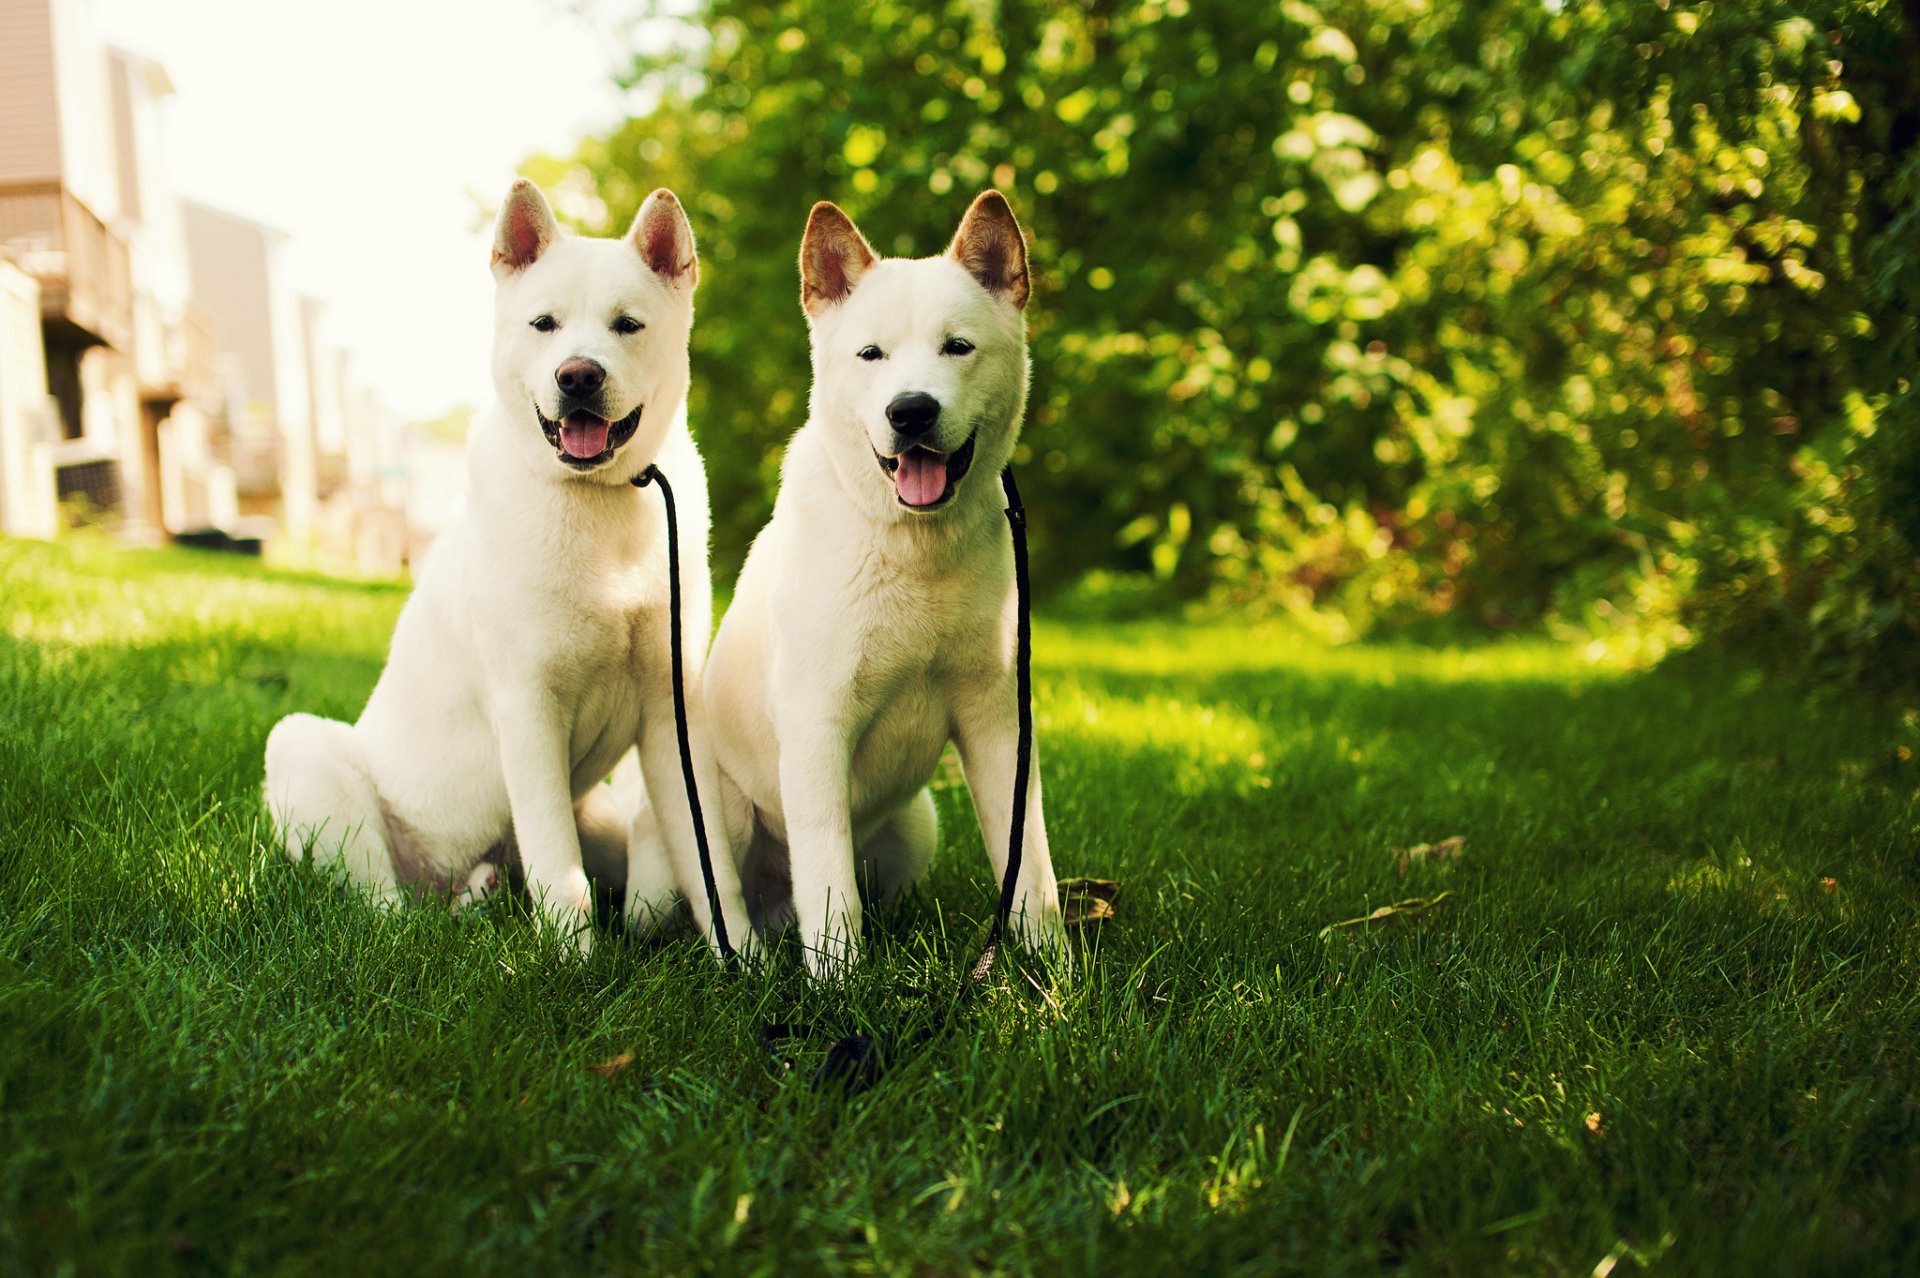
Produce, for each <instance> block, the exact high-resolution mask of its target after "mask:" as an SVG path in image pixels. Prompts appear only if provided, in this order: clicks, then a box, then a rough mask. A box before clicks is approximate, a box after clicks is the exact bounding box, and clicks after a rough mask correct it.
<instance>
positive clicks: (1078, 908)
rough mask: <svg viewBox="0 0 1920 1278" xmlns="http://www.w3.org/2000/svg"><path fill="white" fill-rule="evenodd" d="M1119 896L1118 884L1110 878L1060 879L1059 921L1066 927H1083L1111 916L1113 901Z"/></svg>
mask: <svg viewBox="0 0 1920 1278" xmlns="http://www.w3.org/2000/svg"><path fill="white" fill-rule="evenodd" d="M1119 896H1120V885H1119V884H1118V883H1115V882H1114V881H1113V880H1112V879H1062V880H1060V914H1061V921H1062V922H1063V923H1065V924H1066V925H1067V926H1068V927H1084V926H1086V925H1087V924H1089V923H1098V922H1100V921H1101V920H1102V919H1110V918H1112V917H1113V903H1114V901H1116V900H1117V899H1119Z"/></svg>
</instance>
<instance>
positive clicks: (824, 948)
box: [780, 714, 860, 981]
mask: <svg viewBox="0 0 1920 1278" xmlns="http://www.w3.org/2000/svg"><path fill="white" fill-rule="evenodd" d="M790 726H791V729H792V730H790V731H786V732H782V733H781V737H780V806H781V808H782V809H783V811H784V812H785V815H786V824H787V856H788V865H789V868H790V869H791V871H792V874H793V917H794V922H795V924H796V925H797V926H798V927H799V930H800V943H801V944H802V945H803V946H804V947H805V948H806V956H807V971H808V972H810V973H811V974H812V975H813V976H814V977H815V978H817V979H820V980H829V981H831V980H837V979H839V978H840V977H841V976H842V975H844V974H845V972H846V970H847V969H848V968H849V967H850V966H852V964H853V962H854V960H855V959H857V958H859V956H860V888H859V885H858V883H857V882H856V881H855V878H854V869H853V815H852V794H851V785H852V778H851V775H850V768H851V763H852V760H851V754H850V750H849V746H848V737H847V734H845V733H844V732H842V731H840V730H839V728H838V725H835V724H833V723H832V722H831V721H830V720H829V718H828V717H827V716H824V715H822V716H818V717H815V718H811V719H809V718H806V717H804V716H802V715H799V714H796V715H794V716H793V717H792V720H791V721H790Z"/></svg>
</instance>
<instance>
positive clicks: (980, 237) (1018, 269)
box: [947, 191, 1027, 307]
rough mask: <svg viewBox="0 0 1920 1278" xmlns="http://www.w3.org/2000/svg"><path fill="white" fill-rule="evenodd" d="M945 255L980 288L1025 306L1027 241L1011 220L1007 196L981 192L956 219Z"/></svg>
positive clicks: (1018, 225)
mask: <svg viewBox="0 0 1920 1278" xmlns="http://www.w3.org/2000/svg"><path fill="white" fill-rule="evenodd" d="M947 256H948V257H951V258H952V259H953V260H954V261H956V262H958V263H960V265H962V266H964V267H966V268H967V274H969V275H971V276H973V278H974V279H976V280H979V281H980V287H982V288H984V289H986V290H987V292H989V293H992V294H993V295H994V296H995V297H1005V298H1006V299H1007V300H1008V301H1009V302H1012V303H1013V304H1014V305H1015V306H1016V307H1025V306H1026V304H1027V242H1026V240H1025V239H1024V238H1022V237H1021V235H1020V223H1018V222H1016V221H1014V220H1013V210H1012V209H1011V208H1009V207H1008V206H1007V197H1006V196H1004V195H1002V194H1000V192H998V191H982V192H981V193H980V194H979V195H978V196H976V197H975V198H974V201H973V207H971V208H969V209H968V210H967V215H966V216H965V217H963V218H961V219H960V229H959V230H958V231H956V232H954V235H953V244H952V245H951V246H949V247H948V249H947Z"/></svg>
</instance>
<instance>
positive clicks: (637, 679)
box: [265, 182, 746, 953]
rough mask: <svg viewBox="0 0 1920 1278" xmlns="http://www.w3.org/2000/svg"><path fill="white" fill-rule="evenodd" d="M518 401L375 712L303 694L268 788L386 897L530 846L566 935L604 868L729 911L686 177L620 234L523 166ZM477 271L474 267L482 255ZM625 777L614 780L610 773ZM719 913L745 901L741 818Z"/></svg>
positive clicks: (583, 915)
mask: <svg viewBox="0 0 1920 1278" xmlns="http://www.w3.org/2000/svg"><path fill="white" fill-rule="evenodd" d="M492 266H493V274H494V280H495V302H494V337H493V381H494V387H495V390H496V391H497V393H498V397H497V400H496V402H495V403H494V404H493V405H492V406H491V407H490V408H489V409H487V410H486V411H485V412H484V413H482V414H481V415H480V417H479V418H478V419H477V420H476V422H475V425H474V428H473V432H472V435H471V437H470V438H469V440H468V447H467V470H468V488H467V500H466V503H465V507H464V509H463V510H462V511H461V513H460V514H459V516H458V517H457V518H456V519H455V520H454V522H453V523H452V524H451V525H450V526H449V527H448V528H447V529H446V531H445V532H443V533H442V534H441V535H440V537H439V538H438V539H436V541H435V542H434V545H433V548H432V550H431V552H430V553H429V554H428V556H427V558H426V561H425V563H424V564H423V566H422V568H421V570H420V574H419V580H418V584H417V585H416V586H415V589H414V592H413V595H412V597H411V598H409V599H408V601H407V604H406V607H405V608H404V609H403V610H402V612H401V614H400V620H399V623H398V625H397V626H396V628H395V630H394V636H393V645H392V648H391V651H390V652H389V654H388V658H387V665H386V668H385V670H383V671H382V673H381V675H380V680H379V683H378V684H377V685H376V686H375V688H374V690H373V694H372V696H371V697H370V698H369V699H368V701H367V705H366V708H365V710H364V711H363V712H362V713H361V715H360V717H359V719H358V720H357V721H355V722H354V723H351V724H347V723H340V722H336V721H334V720H330V719H322V718H318V717H316V716H313V715H307V714H295V715H289V716H288V717H287V718H285V719H283V720H281V721H280V723H278V724H277V725H275V727H274V729H273V731H272V733H271V734H270V735H269V736H268V738H267V745H266V778H265V797H266V803H267V809H268V812H269V813H270V815H271V816H272V819H273V823H274V827H275V829H276V831H277V832H278V834H279V836H280V838H281V839H282V841H283V842H284V844H285V846H286V848H287V851H288V852H289V853H290V854H292V855H293V856H295V857H297V858H298V857H304V856H307V855H309V854H310V855H311V856H312V858H313V860H314V862H315V864H316V865H318V866H320V867H322V868H324V869H326V870H328V871H331V872H333V873H336V874H338V875H339V876H340V877H342V878H344V879H345V880H347V881H348V882H350V883H352V884H354V885H356V886H358V887H360V888H362V889H364V890H365V891H366V892H368V893H369V894H370V895H372V896H373V897H375V898H377V899H380V900H383V901H396V900H399V899H400V898H401V897H402V896H403V895H404V894H405V893H406V891H407V890H408V889H418V890H421V891H428V892H442V893H459V894H463V895H466V896H473V895H478V894H481V893H483V892H484V891H486V890H488V888H489V886H490V885H491V884H493V883H495V882H497V880H498V873H497V871H498V868H499V867H500V866H502V865H505V864H508V863H517V864H518V866H519V867H520V869H521V870H522V872H523V874H524V877H525V881H526V884H527V888H528V891H529V892H530V893H531V894H532V896H533V899H534V902H535V904H536V905H537V907H538V909H539V912H540V916H541V917H542V919H543V920H545V921H546V922H547V923H548V924H549V925H551V927H552V928H553V929H554V930H555V931H556V932H557V933H558V934H559V936H560V937H561V938H562V941H563V944H564V946H565V949H566V952H568V953H581V952H585V951H586V950H587V949H588V948H589V947H590V946H591V943H592V937H593V933H592V929H591V926H590V924H591V907H592V894H591V890H590V877H591V879H597V880H599V881H601V882H603V883H605V884H608V885H610V886H614V887H619V888H623V889H624V891H625V895H626V902H627V914H628V917H629V919H630V920H631V921H632V922H633V923H635V924H637V925H641V926H650V925H651V924H652V923H653V921H655V920H656V919H657V918H659V917H661V916H662V915H663V914H664V912H665V911H666V910H667V909H668V908H669V907H671V906H672V904H673V903H674V901H675V899H676V898H677V897H678V896H682V895H684V896H685V897H686V898H687V899H688V900H689V902H690V903H691V905H692V908H693V913H694V917H695V919H696V921H697V922H698V923H699V925H700V927H701V928H702V930H703V931H705V932H706V933H707V934H708V936H709V937H710V938H712V937H713V936H714V933H715V929H714V926H713V918H712V916H711V911H710V910H709V909H708V905H707V895H706V892H705V891H704V885H703V880H702V876H701V872H700V868H699V861H698V853H697V846H696V840H695V837H694V830H693V824H692V818H691V816H690V815H689V814H688V808H687V805H686V804H685V803H684V801H682V802H678V803H670V804H664V805H662V807H661V809H660V812H659V814H658V815H657V817H656V816H654V815H647V816H646V817H645V820H644V823H643V833H644V837H643V838H640V839H638V840H636V839H635V838H634V837H633V836H634V832H635V821H636V818H637V817H639V816H640V814H642V813H644V812H646V805H645V803H644V791H646V790H651V791H652V792H653V793H656V794H672V795H676V796H677V795H681V794H683V793H684V787H685V782H684V779H683V777H682V773H681V762H680V755H679V748H678V736H677V732H676V727H675V714H674V702H673V694H672V666H671V662H670V660H669V646H670V645H669V640H670V632H669V627H670V624H671V620H670V609H669V606H668V603H669V599H668V595H669V581H668V560H667V555H668V550H667V539H666V528H665V518H664V510H663V507H662V504H661V501H662V498H661V493H660V491H659V489H658V486H657V485H656V486H654V487H653V488H651V489H639V488H636V487H635V486H634V482H633V481H634V480H635V479H636V478H638V477H639V476H641V475H642V474H643V473H645V472H647V470H648V468H649V467H657V468H658V469H659V471H660V472H661V473H662V474H664V475H665V476H667V478H668V479H669V481H670V482H671V484H672V488H673V492H674V495H675V497H676V498H677V499H678V511H679V520H680V524H681V534H682V535H681V537H680V539H679V551H680V553H679V560H678V568H679V573H680V580H681V582H682V586H683V595H684V603H683V607H682V610H681V618H680V623H681V636H682V641H683V646H684V649H685V651H686V653H687V673H688V679H689V696H688V723H689V734H690V737H691V741H692V748H693V755H694V759H695V768H696V772H697V773H698V774H699V779H700V783H701V784H702V785H703V786H709V787H711V786H716V785H717V784H718V782H717V774H716V773H715V770H714V764H713V755H712V745H711V738H710V734H709V733H708V731H707V725H706V716H705V709H704V697H703V696H702V695H701V688H702V684H701V682H700V674H701V666H702V662H703V660H704V654H705V652H706V648H707V636H708V634H709V631H710V626H711V623H712V611H711V608H712V605H711V599H710V586H709V576H708V568H707V558H706V546H707V525H708V515H707V490H706V470H705V467H704V465H703V464H702V462H701V459H700V454H699V451H698V449H696V448H695V446H694V442H693V436H692V434H691V433H690V432H689V430H688V426H687V414H686V396H687V384H688V358H687V343H688V338H689V335H690V334H691V331H692V325H693V294H694V285H695V282H696V280H697V278H698V274H699V265H698V260H697V257H696V254H695V251H694V239H693V229H692V227H691V225H690V224H689V222H688V220H687V216H686V213H685V211H684V210H683V209H682V208H681V205H680V201H679V200H678V199H676V198H675V197H674V195H673V193H672V192H671V191H667V190H659V191H655V192H654V193H653V194H652V195H650V196H648V197H647V200H646V202H645V203H644V204H643V205H642V206H641V208H640V210H639V212H638V214H637V215H636V216H635V218H634V220H633V225H632V228H631V229H630V230H629V231H628V233H627V234H626V235H625V236H622V237H620V238H617V239H590V238H583V237H578V236H573V235H569V234H566V233H564V232H563V231H562V230H561V229H560V227H559V225H558V223H557V222H556V221H555V220H554V216H553V212H552V210H551V208H549V207H548V204H547V201H546V198H545V197H544V196H543V195H541V193H540V191H539V189H538V188H537V187H535V186H533V185H532V184H531V183H528V182H520V183H517V184H515V186H514V187H513V189H512V190H511V191H510V192H509V193H508V195H507V199H506V202H505V204H504V205H503V207H502V208H501V210H500V217H499V222H498V225H497V228H496V232H495V237H494V245H493V262H492ZM476 269H477V264H476ZM610 774H611V776H612V784H607V781H608V778H609V775H610ZM707 833H708V837H709V840H710V842H711V844H712V846H713V847H714V849H715V850H716V854H717V856H716V861H717V863H716V866H715V869H716V871H717V872H718V874H717V877H718V887H719V897H720V901H721V913H722V917H723V918H724V919H725V921H726V922H727V924H728V925H729V930H730V932H731V934H732V935H733V936H736V937H742V936H744V935H745V929H746V914H745V906H744V903H743V902H742V899H741V894H740V890H739V884H738V879H737V876H736V874H735V871H734V866H733V862H732V860H731V858H730V857H728V856H727V855H726V849H727V848H728V843H727V839H726V831H725V830H724V829H722V828H720V826H719V824H718V823H717V822H715V823H712V825H711V826H710V827H709V829H708V831H707Z"/></svg>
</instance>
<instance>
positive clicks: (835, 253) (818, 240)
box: [800, 200, 874, 316]
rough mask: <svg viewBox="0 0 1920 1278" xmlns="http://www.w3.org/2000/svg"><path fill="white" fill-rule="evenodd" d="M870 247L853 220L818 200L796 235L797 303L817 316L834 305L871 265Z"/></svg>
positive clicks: (832, 205)
mask: <svg viewBox="0 0 1920 1278" xmlns="http://www.w3.org/2000/svg"><path fill="white" fill-rule="evenodd" d="M873 262H874V257H873V250H872V249H871V248H870V247H868V245H867V241H866V237H864V236H862V235H861V234H860V228H859V227H857V226H855V225H854V224H853V220H852V219H851V218H849V217H848V216H847V215H846V214H845V213H842V212H841V211H840V208H839V206H838V205H836V204H829V203H828V202H827V201H825V200H822V201H820V203H818V204H816V205H814V206H813V212H812V213H811V214H809V215H808V217H807V233H806V234H805V235H803V236H801V237H800V306H801V309H803V310H805V311H806V313H807V314H808V315H813V316H818V315H821V314H823V313H825V312H826V311H827V310H828V309H829V308H831V307H834V306H838V305H839V304H840V303H841V302H844V301H845V300H846V299H847V294H849V293H851V292H853V286H854V285H855V284H858V283H859V282H860V277H861V276H862V275H865V274H866V273H867V271H868V270H869V269H870V268H871V267H872V266H873Z"/></svg>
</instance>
